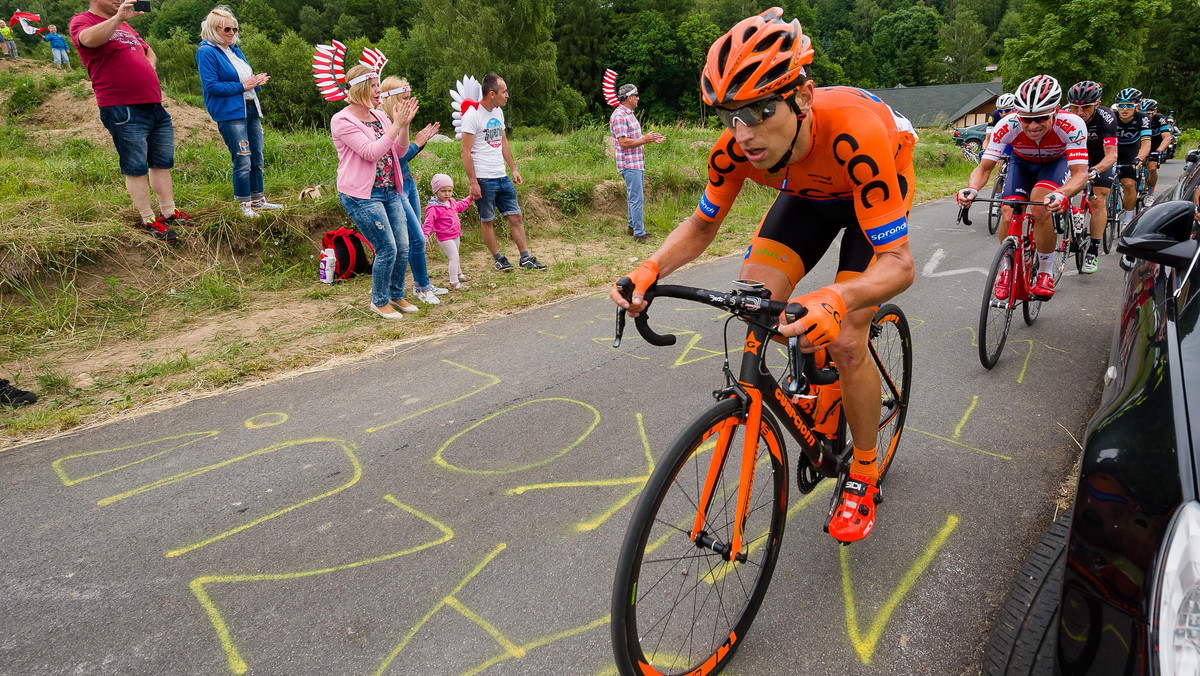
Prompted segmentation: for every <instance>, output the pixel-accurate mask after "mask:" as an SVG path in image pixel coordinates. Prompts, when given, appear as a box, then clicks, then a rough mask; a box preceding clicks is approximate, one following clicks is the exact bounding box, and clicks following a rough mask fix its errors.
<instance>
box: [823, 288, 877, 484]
mask: <svg viewBox="0 0 1200 676" xmlns="http://www.w3.org/2000/svg"><path fill="white" fill-rule="evenodd" d="M874 317H875V309H874V308H863V309H861V310H855V311H853V312H850V313H848V314H847V315H846V318H845V319H843V320H842V329H841V332H840V333H839V334H838V338H837V340H835V341H833V343H831V344H830V345H829V356H830V357H831V358H832V359H833V361H834V362H835V363H836V364H837V367H838V374H839V377H840V380H841V384H842V410H843V411H845V412H846V424H847V425H848V426H849V427H850V434H851V435H852V436H853V437H854V439H855V440H856V443H855V449H854V450H855V453H854V456H855V460H862V461H868V462H870V463H871V464H870V470H868V471H866V472H864V474H866V478H868V479H870V480H872V482H874V481H875V480H878V470H876V468H875V464H874V456H875V443H874V442H875V439H876V437H877V436H878V433H879V407H880V405H881V404H880V389H879V371H878V370H877V369H876V368H875V362H874V360H872V359H871V355H870V352H869V351H868V350H867V341H868V336H869V334H870V328H871V320H872V319H873V318H874ZM859 444H862V445H864V446H868V448H861V447H860V446H859ZM860 455H861V457H860ZM855 464H856V468H855V471H856V473H857V472H858V471H860V470H859V468H858V467H857V465H858V463H855Z"/></svg>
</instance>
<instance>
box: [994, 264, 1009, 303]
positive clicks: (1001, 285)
mask: <svg viewBox="0 0 1200 676" xmlns="http://www.w3.org/2000/svg"><path fill="white" fill-rule="evenodd" d="M1011 276H1012V271H1011V270H1008V269H1004V270H1001V271H1000V274H998V275H996V288H995V289H993V290H992V295H994V296H996V299H997V300H1008V287H1009V286H1010V285H1009V277H1011Z"/></svg>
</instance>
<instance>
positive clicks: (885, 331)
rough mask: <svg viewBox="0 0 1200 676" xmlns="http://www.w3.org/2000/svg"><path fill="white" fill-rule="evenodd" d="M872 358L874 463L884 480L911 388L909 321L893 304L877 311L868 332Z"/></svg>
mask: <svg viewBox="0 0 1200 676" xmlns="http://www.w3.org/2000/svg"><path fill="white" fill-rule="evenodd" d="M870 350H871V357H872V358H873V359H874V360H875V365H876V367H877V368H878V369H879V371H880V379H879V380H880V383H879V384H880V415H879V437H878V439H877V441H878V446H877V448H878V449H879V450H878V455H877V458H878V460H877V462H878V464H879V479H880V481H882V480H883V477H884V475H885V474H886V473H887V470H888V468H889V467H891V465H892V457H893V456H894V455H895V452H896V447H897V445H898V444H899V443H900V435H901V434H902V433H903V432H904V419H905V418H906V417H907V415H908V396H909V391H910V389H911V387H912V338H911V336H910V335H909V330H908V321H907V320H906V319H905V318H904V314H903V313H902V312H900V309H899V308H897V307H896V306H894V305H886V306H884V307H882V308H880V310H879V312H878V313H876V315H875V325H874V327H872V330H871V344H870Z"/></svg>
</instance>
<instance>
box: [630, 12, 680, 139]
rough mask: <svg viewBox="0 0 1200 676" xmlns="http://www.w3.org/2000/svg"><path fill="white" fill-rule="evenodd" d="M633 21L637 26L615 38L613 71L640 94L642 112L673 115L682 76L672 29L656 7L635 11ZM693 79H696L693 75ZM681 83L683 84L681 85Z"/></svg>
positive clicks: (661, 115)
mask: <svg viewBox="0 0 1200 676" xmlns="http://www.w3.org/2000/svg"><path fill="white" fill-rule="evenodd" d="M634 23H635V24H636V25H637V27H638V29H637V30H636V31H630V32H628V33H626V34H625V35H624V37H623V38H620V39H617V40H616V42H615V49H614V52H615V54H614V62H615V63H616V64H617V65H616V66H615V67H614V70H616V71H617V72H619V73H620V74H621V77H620V80H621V81H622V82H632V83H633V84H635V85H637V87H638V89H639V90H640V91H641V93H642V97H641V98H642V103H640V104H639V105H641V106H643V107H644V108H645V109H646V114H647V115H648V116H650V117H654V118H657V119H662V118H669V117H672V116H674V114H675V104H676V102H677V101H678V100H679V96H680V94H682V91H681V89H683V87H686V86H687V85H686V84H685V82H686V76H685V75H684V72H685V71H684V70H683V69H682V68H681V67H680V65H679V59H678V56H677V50H678V45H677V43H676V36H675V31H673V30H672V29H671V26H670V25H668V24H667V21H666V19H665V18H664V17H663V15H662V14H661V13H659V12H658V11H656V10H647V11H644V12H639V13H638V14H637V15H636V16H635V18H634ZM694 82H697V83H698V82H699V78H698V77H697V78H696V80H694ZM681 85H683V86H681Z"/></svg>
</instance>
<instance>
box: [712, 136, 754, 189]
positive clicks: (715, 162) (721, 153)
mask: <svg viewBox="0 0 1200 676" xmlns="http://www.w3.org/2000/svg"><path fill="white" fill-rule="evenodd" d="M736 148H737V141H736V140H734V138H733V137H732V136H730V137H729V141H728V142H727V143H726V144H725V147H724V148H721V149H718V150H715V151H713V154H712V155H711V156H710V157H709V158H708V168H709V169H711V170H712V171H711V172H710V173H709V181H711V182H712V184H713V187H714V188H719V187H720V186H721V185H723V184H724V183H725V174H728V173H729V172H731V171H733V169H734V166H735V165H736V164H737V163H738V162H745V161H746V156H745V155H742V154H741V153H739V152H738V151H737V149H736Z"/></svg>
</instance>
